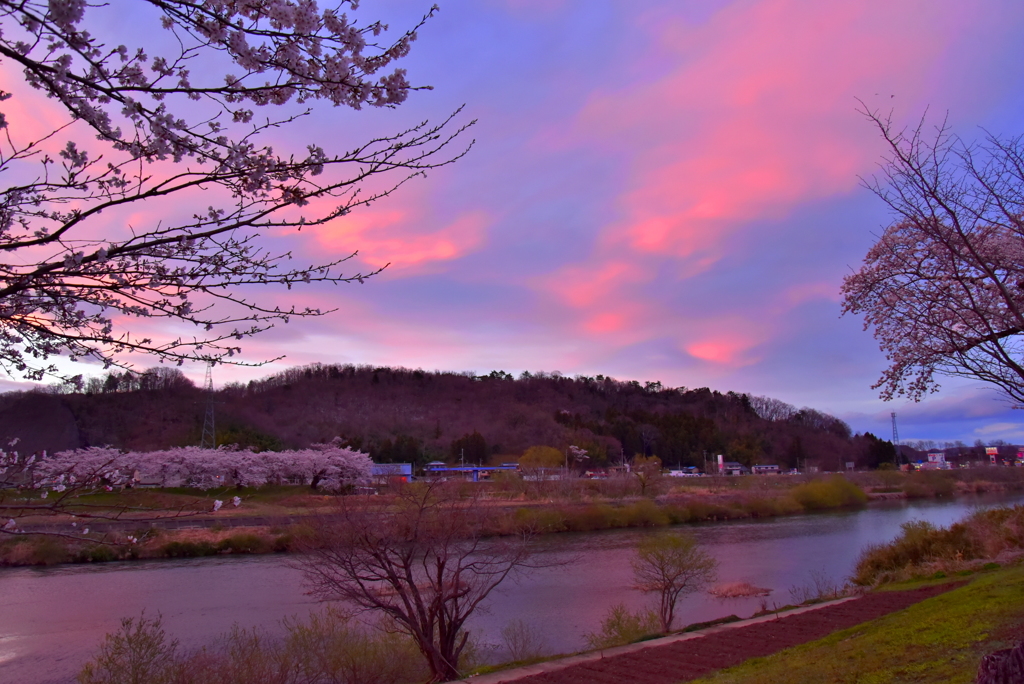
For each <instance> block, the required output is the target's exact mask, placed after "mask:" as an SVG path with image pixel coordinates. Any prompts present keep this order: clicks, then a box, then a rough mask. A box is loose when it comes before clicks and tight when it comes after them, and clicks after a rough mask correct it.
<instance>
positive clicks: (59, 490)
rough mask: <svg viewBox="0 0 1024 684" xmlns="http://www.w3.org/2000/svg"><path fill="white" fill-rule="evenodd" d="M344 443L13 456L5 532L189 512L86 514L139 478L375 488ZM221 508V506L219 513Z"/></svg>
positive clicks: (120, 509)
mask: <svg viewBox="0 0 1024 684" xmlns="http://www.w3.org/2000/svg"><path fill="white" fill-rule="evenodd" d="M338 442H339V440H335V441H334V442H331V443H329V444H314V445H313V446H312V447H311V448H309V449H296V450H291V451H280V452H262V453H256V452H253V451H250V450H248V449H237V448H234V447H230V446H227V447H220V448H218V449H203V448H200V447H181V448H174V449H166V450H162V451H148V452H138V451H128V452H122V451H120V450H118V449H113V448H110V447H102V448H101V447H89V448H85V449H73V450H69V451H61V452H58V453H56V454H53V455H52V456H45V455H44V456H43V457H41V458H36V457H34V456H30V457H28V458H24V459H23V458H20V457H19V456H18V455H17V453H16V452H13V451H12V452H8V453H4V454H3V455H2V456H0V515H2V516H3V520H2V521H0V532H6V533H10V534H17V533H20V531H21V530H20V528H19V525H18V522H17V518H19V517H23V516H37V517H38V516H54V515H61V516H65V515H74V516H76V517H78V518H81V519H84V520H88V519H100V520H112V519H119V518H121V517H123V516H125V515H126V514H128V513H131V514H133V519H137V518H138V516H139V515H145V514H149V515H151V516H154V517H166V516H169V515H177V514H181V513H182V512H183V511H184V508H181V509H179V510H166V509H150V508H141V507H132V506H127V505H117V504H113V505H105V506H86V505H83V504H82V503H81V502H80V501H78V499H79V497H81V496H83V495H86V494H92V493H95V492H98V491H104V490H105V491H113V490H115V489H122V488H125V487H132V486H135V485H137V484H138V482H139V479H140V478H154V479H158V480H159V481H160V484H161V485H162V486H186V487H193V488H196V489H199V490H210V489H215V488H219V487H227V486H238V487H258V486H261V485H264V484H277V483H281V482H292V483H295V484H301V485H310V486H312V487H313V489H317V488H324V489H327V490H330V491H336V492H337V491H343V490H344V489H345V488H346V487H348V486H350V485H353V484H357V483H360V482H368V481H369V479H370V476H371V471H372V465H373V464H372V461H371V460H370V457H369V456H368V455H367V454H364V453H361V452H358V451H354V450H352V449H349V448H346V447H342V446H340V445H339V443H338ZM14 487H18V488H20V492H18V495H16V496H14V495H12V492H13V490H14ZM233 503H234V505H235V506H236V507H237V506H238V505H240V503H241V499H239V498H238V497H235V499H234V500H233ZM219 508H220V504H219V503H216V502H215V503H214V508H213V511H214V512H216V511H217V510H218V509H219Z"/></svg>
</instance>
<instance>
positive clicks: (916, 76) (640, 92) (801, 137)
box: [573, 0, 964, 257]
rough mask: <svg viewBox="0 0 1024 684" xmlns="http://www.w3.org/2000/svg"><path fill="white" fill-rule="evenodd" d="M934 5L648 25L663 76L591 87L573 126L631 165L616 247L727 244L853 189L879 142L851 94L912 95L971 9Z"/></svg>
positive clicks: (760, 12) (824, 6) (788, 5)
mask: <svg viewBox="0 0 1024 684" xmlns="http://www.w3.org/2000/svg"><path fill="white" fill-rule="evenodd" d="M929 9H930V5H929V3H925V2H908V3H900V4H898V5H892V3H883V2H880V1H879V2H863V3H845V4H843V3H806V2H796V1H794V0H768V1H765V2H758V3H753V2H742V3H734V4H733V5H730V6H729V7H728V8H726V9H725V10H723V11H721V12H719V13H718V14H717V15H715V16H714V17H713V18H712V19H711V20H710V21H709V22H708V23H706V24H702V25H699V26H696V25H690V24H684V23H682V22H681V21H678V20H674V21H673V20H670V21H659V22H658V23H656V24H653V23H652V24H651V25H650V30H651V32H652V33H653V37H654V38H655V42H656V43H657V45H659V48H658V49H655V50H653V51H652V53H651V54H649V55H647V56H646V57H645V58H642V61H641V62H640V63H638V64H637V65H635V69H636V70H637V71H641V72H646V73H651V74H657V73H662V74H664V75H662V76H660V77H656V78H654V79H647V80H646V81H642V80H641V81H640V82H639V83H638V84H636V85H634V84H630V85H627V86H624V87H622V88H616V89H604V90H600V91H597V92H595V93H594V94H593V95H592V97H591V98H590V100H589V101H588V102H587V104H586V105H585V107H584V108H583V109H582V111H581V112H580V114H579V118H578V120H577V121H576V122H575V124H574V129H575V130H574V133H573V135H574V137H575V138H576V139H577V140H580V141H586V144H588V145H589V146H594V147H597V148H603V149H607V150H608V151H609V152H611V153H613V154H626V155H627V157H628V159H629V160H630V162H629V163H630V164H631V167H632V171H631V174H630V180H629V187H627V188H625V189H624V191H623V193H622V194H621V196H620V198H619V202H620V204H621V205H622V206H623V207H624V209H625V212H624V213H625V216H626V218H625V219H624V220H623V221H621V222H619V223H616V224H613V225H610V226H607V227H606V229H605V234H604V239H605V242H606V244H608V245H609V246H611V245H628V247H630V248H631V249H634V250H637V251H640V252H646V251H651V252H659V253H668V254H674V255H677V256H679V257H689V256H693V255H696V254H709V253H710V254H712V255H715V254H720V253H721V252H722V251H723V250H724V246H725V245H724V241H725V240H726V239H727V238H728V236H729V235H730V234H731V233H732V232H734V231H735V230H737V229H739V228H740V227H741V225H742V223H743V222H744V221H747V220H750V219H754V218H772V217H774V218H777V217H781V216H784V215H785V214H786V213H787V212H788V211H790V210H791V209H792V207H794V206H795V205H797V204H798V203H801V202H804V201H806V200H809V199H815V198H820V197H825V196H829V195H833V194H836V193H843V192H847V191H849V190H851V189H853V188H854V187H855V186H856V185H857V182H858V181H857V175H858V173H864V172H867V171H870V169H871V168H872V166H873V165H874V163H875V162H876V160H877V159H878V155H879V151H880V147H879V145H878V141H877V139H875V136H874V133H873V131H872V130H871V129H870V127H869V126H867V125H866V123H865V122H864V121H863V120H861V119H860V117H859V115H857V114H856V113H855V111H854V110H855V108H856V107H857V103H856V100H855V98H857V97H863V98H866V99H868V100H870V99H871V98H872V94H873V93H875V92H877V91H878V90H879V89H888V90H898V92H900V94H901V98H900V103H901V104H907V102H908V100H909V101H910V104H911V105H914V104H916V100H918V99H921V98H923V97H925V96H926V94H927V92H928V89H929V87H930V85H931V81H930V79H929V78H927V75H928V70H929V67H930V65H931V64H933V63H934V62H935V61H936V59H937V57H938V56H940V55H941V53H942V51H943V50H944V48H945V46H946V44H947V43H948V41H949V39H950V37H951V35H952V34H953V33H954V31H955V30H957V28H958V27H959V23H958V20H959V19H961V18H962V15H963V14H964V13H963V12H962V11H961V12H956V11H946V12H942V13H939V12H930V11H929ZM881 14H884V15H885V16H886V20H885V21H879V20H878V17H879V16H880V15H881ZM936 15H937V16H936ZM909 23H916V24H919V25H918V26H917V28H916V30H913V31H909V32H908V31H907V25H908V24H909ZM666 64H668V65H669V66H666ZM894 65H898V68H894ZM886 99H887V100H888V98H886ZM885 104H886V105H887V106H888V104H889V103H888V102H886V103H885Z"/></svg>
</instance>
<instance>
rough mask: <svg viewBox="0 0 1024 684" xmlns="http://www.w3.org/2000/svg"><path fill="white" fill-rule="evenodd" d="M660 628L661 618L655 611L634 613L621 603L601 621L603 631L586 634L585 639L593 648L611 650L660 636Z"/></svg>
mask: <svg viewBox="0 0 1024 684" xmlns="http://www.w3.org/2000/svg"><path fill="white" fill-rule="evenodd" d="M660 627H661V618H659V617H658V614H657V613H655V612H654V611H653V610H641V611H638V612H636V613H633V612H631V611H630V610H629V609H628V608H626V605H625V604H624V603H619V604H617V605H614V606H612V607H611V609H610V610H609V611H608V615H607V616H606V617H605V619H604V620H602V621H601V631H600V632H596V633H592V634H586V635H585V637H584V638H585V639H586V640H587V643H588V644H590V647H591V648H611V647H613V646H624V645H626V644H631V643H633V642H635V641H640V640H641V639H643V638H644V637H648V636H652V635H655V634H658V632H659V628H660Z"/></svg>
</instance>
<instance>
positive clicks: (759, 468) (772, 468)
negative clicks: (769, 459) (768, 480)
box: [750, 465, 779, 475]
mask: <svg viewBox="0 0 1024 684" xmlns="http://www.w3.org/2000/svg"><path fill="white" fill-rule="evenodd" d="M750 471H751V472H752V473H754V475H778V474H779V466H777V465H755V466H750Z"/></svg>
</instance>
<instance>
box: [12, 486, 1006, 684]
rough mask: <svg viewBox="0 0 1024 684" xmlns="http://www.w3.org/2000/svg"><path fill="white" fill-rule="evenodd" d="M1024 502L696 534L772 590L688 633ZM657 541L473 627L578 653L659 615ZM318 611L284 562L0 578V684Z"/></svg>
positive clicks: (535, 584) (497, 606) (41, 682)
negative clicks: (647, 554)
mask: <svg viewBox="0 0 1024 684" xmlns="http://www.w3.org/2000/svg"><path fill="white" fill-rule="evenodd" d="M1021 502H1024V495H1013V496H999V497H995V496H986V497H973V498H961V499H957V500H952V501H950V500H947V501H917V502H902V501H901V502H887V503H878V504H873V505H871V506H870V507H868V508H866V509H863V510H859V511H843V512H835V513H821V514H815V515H803V516H793V517H787V518H773V519H767V520H744V521H732V522H720V523H706V524H700V525H690V526H687V529H688V530H689V531H691V532H693V533H694V534H695V535H696V536H697V538H698V539H699V541H700V542H701V544H703V545H704V547H705V548H706V549H707V550H708V551H709V552H710V553H711V554H712V555H714V556H715V557H716V558H717V559H718V561H719V573H718V574H719V578H718V582H719V583H728V582H749V583H751V584H754V585H756V586H758V587H765V588H768V589H771V590H772V593H771V595H769V596H768V597H767V598H766V599H760V598H743V599H716V598H714V597H711V596H709V595H706V594H699V595H691V596H688V597H685V598H683V599H682V600H681V601H680V604H679V609H678V612H677V615H678V616H679V617H678V618H677V622H678V624H679V625H683V624H687V623H693V622H703V621H706V620H711V619H715V618H719V617H724V616H727V615H732V614H735V615H738V616H740V617H748V616H749V615H750V614H752V613H754V612H756V611H757V610H759V609H760V608H761V606H762V601H765V602H767V606H768V607H771V606H772V605H778V606H782V605H785V604H788V603H791V602H793V597H792V593H791V591H790V590H791V588H793V587H798V586H802V585H808V584H809V583H810V582H811V573H815V574H817V575H818V576H826V577H830V578H832V579H834V580H835V581H836V582H837V583H839V584H841V583H842V581H843V579H844V578H846V577H847V576H849V574H850V573H851V572H852V570H853V566H854V563H855V561H856V558H857V556H858V554H859V553H860V552H861V550H862V549H863V548H864V547H865V546H867V545H869V544H877V543H881V542H885V541H888V540H891V539H892V538H894V537H895V536H896V535H897V534H898V533H899V526H900V525H901V524H902V523H904V522H906V521H908V520H913V519H921V520H927V521H929V522H932V523H934V524H936V525H943V526H944V525H949V524H950V523H951V522H953V521H955V520H958V519H960V518H962V517H964V516H965V515H967V514H968V513H969V512H970V511H971V510H972V509H973V508H975V507H987V506H992V505H999V504H1015V503H1021ZM649 533H650V531H649V530H609V531H606V532H592V533H580V534H558V535H549V536H546V537H543V538H541V539H540V540H539V541H538V542H537V544H536V546H537V552H538V553H539V554H542V555H543V557H544V559H545V560H548V559H550V560H552V561H565V563H563V564H560V565H556V566H552V567H548V568H542V569H539V570H534V571H532V572H530V573H529V574H527V575H524V576H522V577H519V578H517V579H516V580H515V581H509V582H506V583H505V584H503V585H502V586H500V587H499V588H498V589H497V590H496V591H495V592H494V593H493V594H492V596H491V598H490V601H489V605H488V607H487V611H486V612H485V613H481V614H478V615H475V616H474V617H473V619H472V620H471V622H470V628H471V630H473V632H474V634H475V635H477V636H478V637H479V639H480V640H481V641H482V642H483V643H484V644H495V650H494V651H493V653H494V654H496V655H495V657H500V651H499V650H498V648H497V646H496V645H497V644H499V643H500V642H501V636H500V633H501V629H502V627H504V626H505V625H507V624H508V623H509V622H510V621H512V620H522V621H523V622H525V623H526V624H527V625H529V626H530V627H531V628H532V629H533V630H535V631H536V632H537V633H538V634H539V635H541V636H542V637H543V640H544V642H545V643H546V644H547V649H548V651H549V652H551V653H562V652H570V651H575V650H578V649H580V648H582V647H583V646H584V644H585V640H584V636H583V635H584V634H585V633H587V632H591V631H595V630H597V629H598V628H599V626H600V623H601V619H602V618H603V617H604V615H605V613H606V612H607V611H608V609H609V607H611V606H612V605H614V604H616V603H625V604H626V605H627V606H629V607H630V608H633V609H635V608H640V607H642V606H644V605H647V604H648V602H649V601H650V597H645V596H643V595H642V594H640V593H639V592H637V591H636V590H634V589H633V588H632V586H631V585H632V576H631V575H632V573H631V570H630V567H629V557H630V554H631V552H632V549H633V548H634V546H635V544H636V541H637V540H638V539H639V538H640V537H641V536H642V535H644V534H649ZM316 607H317V603H316V602H315V601H313V600H311V599H310V597H308V596H306V595H305V594H304V592H303V586H302V578H301V574H300V573H299V571H298V570H296V569H294V568H293V567H291V566H290V565H289V561H288V558H287V557H284V556H235V557H217V558H197V559H183V560H159V561H135V562H123V563H105V564H97V565H69V566H60V567H54V568H5V569H0V682H18V683H19V684H65V683H66V682H71V681H73V680H74V676H75V674H76V673H77V672H78V670H79V669H81V666H82V664H83V663H84V662H85V661H86V660H88V659H89V657H90V655H91V654H92V653H93V652H94V651H95V649H96V647H97V645H98V644H99V643H100V642H101V641H102V639H103V635H104V634H106V633H108V632H111V631H114V630H116V629H117V628H118V626H119V624H120V620H121V619H122V618H124V617H134V616H138V615H140V614H141V613H142V611H143V610H145V611H146V615H148V616H155V615H158V614H159V615H161V616H162V617H163V624H164V627H165V629H166V630H167V632H168V634H169V635H171V636H173V637H174V638H177V639H178V640H179V641H180V642H181V644H182V645H183V646H185V647H198V646H201V645H204V644H209V643H211V642H212V641H214V640H215V639H216V638H217V636H219V635H221V634H223V633H225V632H227V631H229V630H230V629H231V627H232V625H234V624H238V625H240V626H242V627H260V628H262V629H265V630H266V631H268V632H270V633H278V632H280V629H281V628H280V624H279V621H280V620H281V619H282V618H285V617H289V616H299V617H302V616H304V615H306V614H308V612H309V611H310V610H311V609H315V608H316Z"/></svg>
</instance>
